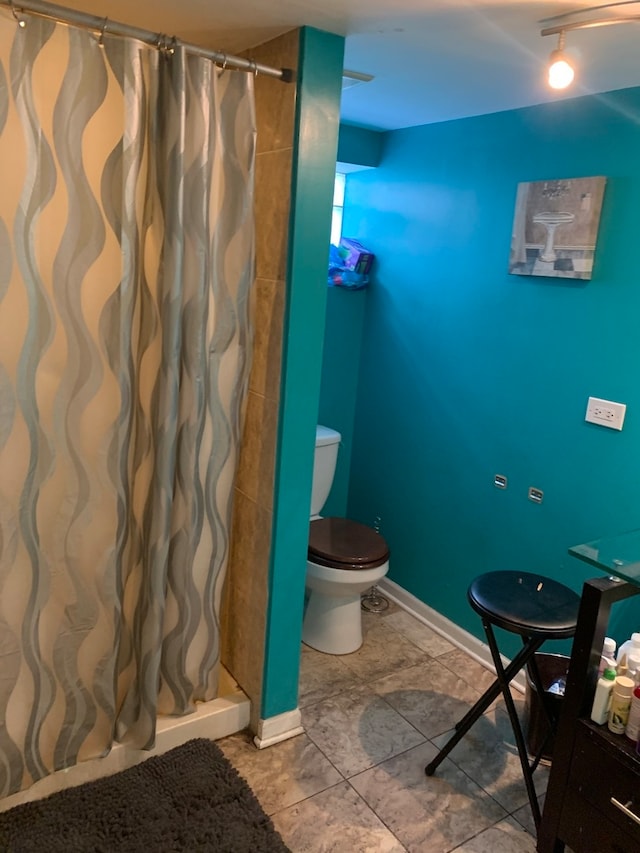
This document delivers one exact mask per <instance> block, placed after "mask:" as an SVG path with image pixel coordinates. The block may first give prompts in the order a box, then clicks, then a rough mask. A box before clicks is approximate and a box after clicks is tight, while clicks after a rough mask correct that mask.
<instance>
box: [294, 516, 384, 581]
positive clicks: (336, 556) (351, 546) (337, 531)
mask: <svg viewBox="0 0 640 853" xmlns="http://www.w3.org/2000/svg"><path fill="white" fill-rule="evenodd" d="M307 558H308V560H309V561H310V562H311V563H316V564H317V565H319V566H328V567H330V568H332V569H346V570H348V571H354V570H358V569H363V570H364V569H375V568H376V566H381V565H382V564H383V563H386V562H387V560H388V559H389V546H388V545H387V543H386V542H385V541H384V539H383V537H382V536H380V534H379V533H376V532H375V530H373V529H372V528H371V527H367V526H366V525H365V524H360V523H359V522H357V521H351V520H350V519H348V518H318V519H316V520H315V521H312V522H311V524H310V525H309V549H308V552H307Z"/></svg>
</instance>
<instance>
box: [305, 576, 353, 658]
mask: <svg viewBox="0 0 640 853" xmlns="http://www.w3.org/2000/svg"><path fill="white" fill-rule="evenodd" d="M302 642H303V643H304V644H305V645H307V646H311V648H312V649H317V651H319V652H325V654H328V655H348V654H351V652H355V651H357V650H358V649H359V648H360V646H361V645H362V615H361V610H360V593H358V594H354V595H349V596H341V597H336V596H335V595H325V594H324V593H322V592H321V591H320V590H317V589H312V590H310V595H309V601H308V602H307V610H306V613H305V616H304V622H303V624H302Z"/></svg>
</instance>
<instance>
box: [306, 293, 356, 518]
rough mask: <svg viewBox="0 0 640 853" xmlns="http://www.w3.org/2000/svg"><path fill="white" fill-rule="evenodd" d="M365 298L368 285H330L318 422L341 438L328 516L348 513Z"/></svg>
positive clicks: (329, 498)
mask: <svg viewBox="0 0 640 853" xmlns="http://www.w3.org/2000/svg"><path fill="white" fill-rule="evenodd" d="M366 299H367V291H366V289H363V290H347V289H346V288H340V287H329V288H328V289H327V315H326V324H327V325H326V328H327V335H326V337H325V342H324V353H323V362H322V383H321V390H320V408H319V412H318V423H321V424H323V425H324V426H329V427H331V428H332V429H336V430H338V432H339V433H340V435H341V436H342V440H341V442H340V449H339V451H338V462H337V464H336V473H335V477H334V479H333V485H332V486H331V492H330V494H329V497H328V499H327V502H326V504H325V506H324V508H323V510H322V515H325V516H332V515H336V516H340V517H345V516H346V515H347V501H348V497H349V471H350V468H351V453H352V449H353V425H354V421H355V408H356V396H357V392H358V372H359V368H360V353H361V351H362V334H363V323H364V312H365V308H366ZM335 377H339V381H335Z"/></svg>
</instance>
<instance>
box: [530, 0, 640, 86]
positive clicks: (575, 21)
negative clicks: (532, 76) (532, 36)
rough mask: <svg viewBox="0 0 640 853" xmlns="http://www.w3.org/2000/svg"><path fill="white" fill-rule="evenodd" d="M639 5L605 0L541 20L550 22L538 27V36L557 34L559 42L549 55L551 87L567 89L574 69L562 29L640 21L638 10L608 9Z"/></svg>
mask: <svg viewBox="0 0 640 853" xmlns="http://www.w3.org/2000/svg"><path fill="white" fill-rule="evenodd" d="M634 5H635V6H638V5H640V0H621V2H617V3H605V4H604V5H602V6H592V7H591V8H590V9H580V10H577V11H576V10H574V11H573V12H565V13H564V14H562V15H555V16H554V17H553V18H545V19H544V20H543V21H540V23H541V24H551V26H546V27H544V28H543V29H542V30H541V31H540V35H541V36H555V35H557V36H558V46H557V48H556V49H555V50H554V51H553V52H552V53H551V56H550V58H549V66H548V74H549V78H548V80H549V86H550V87H551V88H552V89H566V88H567V86H570V85H571V83H572V82H573V79H574V76H575V69H574V67H573V65H572V64H571V62H570V61H569V59H568V58H567V55H566V54H565V52H564V45H565V33H566V32H567V31H568V30H584V29H587V28H588V27H606V26H610V25H611V24H628V23H629V22H630V21H637V22H640V12H639V13H638V14H634V15H618V14H614V13H612V12H610V11H609V10H612V9H617V8H620V7H621V6H634ZM602 10H607V12H606V13H605V14H604V15H603V16H602V17H589V15H593V13H594V12H600V11H602Z"/></svg>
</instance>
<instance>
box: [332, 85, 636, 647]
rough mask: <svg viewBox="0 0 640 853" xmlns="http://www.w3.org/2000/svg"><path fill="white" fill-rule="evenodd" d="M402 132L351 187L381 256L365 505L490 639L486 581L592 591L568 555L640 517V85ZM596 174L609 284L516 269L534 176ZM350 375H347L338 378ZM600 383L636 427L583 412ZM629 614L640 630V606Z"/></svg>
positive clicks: (359, 456) (413, 573)
mask: <svg viewBox="0 0 640 853" xmlns="http://www.w3.org/2000/svg"><path fill="white" fill-rule="evenodd" d="M384 142H385V144H384V149H383V156H382V160H381V163H380V166H379V167H378V168H377V169H375V170H371V171H366V172H359V173H356V174H353V175H351V176H350V178H349V182H348V187H347V199H346V213H345V232H346V233H350V234H357V235H358V236H359V238H360V239H361V240H362V241H363V242H364V243H365V244H366V245H367V246H369V247H371V249H372V250H373V251H374V252H375V254H376V257H377V262H376V270H375V274H374V276H373V282H372V284H371V286H370V288H369V290H368V292H367V300H366V314H365V319H364V325H363V329H364V331H363V349H362V355H361V359H360V373H359V390H358V398H357V405H356V411H355V419H354V437H353V448H352V459H351V471H350V492H349V500H348V510H349V515H350V516H351V517H353V518H355V519H358V520H360V521H363V522H365V523H371V519H372V518H374V517H375V516H377V515H379V516H381V518H382V533H383V534H384V535H385V537H386V538H387V539H388V541H389V544H390V547H391V554H392V557H391V570H390V578H391V579H392V580H394V581H396V582H397V583H398V584H400V586H402V587H403V588H405V589H406V590H408V591H409V592H411V593H412V594H413V595H415V596H417V597H418V598H419V599H420V600H421V601H423V602H426V603H427V604H428V605H430V606H431V607H433V608H435V609H436V610H437V611H439V612H440V613H442V614H444V615H445V616H447V617H448V618H449V619H451V620H453V621H454V622H456V623H457V624H459V625H461V626H462V627H463V628H465V629H467V630H468V631H470V632H472V633H474V634H476V635H477V636H480V630H479V628H480V626H479V623H478V620H477V618H476V617H475V615H474V614H473V612H472V611H471V609H470V608H469V607H468V605H467V602H466V589H467V586H468V584H469V582H470V581H471V579H472V578H473V577H474V576H475V575H477V574H479V573H481V572H485V571H489V570H493V569H511V568H519V569H521V570H531V571H541V572H543V573H545V574H547V575H549V576H551V577H555V578H557V579H558V580H561V581H563V582H565V583H567V584H568V585H570V586H571V587H573V588H574V589H576V590H579V589H580V588H581V585H582V582H583V580H584V579H585V578H586V577H588V576H591V575H593V574H597V572H594V570H590V569H589V567H587V566H585V565H583V564H582V563H579V562H578V561H577V560H575V559H574V558H571V557H569V556H568V555H567V548H568V547H569V546H570V545H572V544H576V543H579V542H583V541H586V540H591V539H594V538H597V537H600V536H603V535H608V534H614V533H617V532H620V531H623V530H626V529H632V528H637V527H640V333H639V331H638V330H639V329H640V284H639V281H638V260H637V254H636V253H637V251H638V248H637V247H638V245H639V235H640V89H630V90H623V91H620V92H615V93H609V94H606V95H600V96H595V97H583V98H577V99H574V100H564V101H560V102H557V103H553V104H547V105H542V106H536V107H531V108H526V109H521V110H516V111H510V112H504V113H498V114H494V115H488V116H481V117H475V118H469V119H464V120H459V121H452V122H447V123H442V124H438V125H429V126H424V127H419V128H413V129H406V130H402V131H396V132H389V133H387V134H385V139H384ZM590 175H593V176H595V175H605V176H607V178H608V184H607V189H606V192H605V199H604V207H603V213H602V220H601V227H600V234H599V243H598V249H597V253H596V264H595V269H594V276H593V279H592V280H591V281H590V282H577V281H569V280H559V279H552V278H542V277H520V276H512V275H509V274H508V273H507V264H508V257H509V246H510V236H511V226H512V221H513V214H514V201H515V195H516V187H517V184H518V182H520V181H533V180H542V179H552V178H570V177H579V176H590ZM331 334H332V330H331V328H329V329H328V335H331ZM345 383H347V384H349V385H350V384H351V383H352V377H349V376H346V375H345V374H344V372H343V371H341V370H340V369H335V370H334V373H333V378H331V377H329V376H328V375H325V379H324V386H323V387H324V388H325V393H326V394H328V395H330V394H331V393H333V394H341V393H343V386H344V384H345ZM327 389H329V390H327ZM330 389H332V390H330ZM589 395H592V396H598V397H603V398H606V399H610V400H615V401H620V402H625V403H627V407H628V408H627V417H626V421H625V426H624V430H623V431H622V432H616V431H612V430H608V429H604V428H601V427H598V426H593V425H590V424H586V423H585V422H584V414H585V409H586V403H587V398H588V396H589ZM324 405H325V406H327V407H328V406H329V402H328V400H325V403H324ZM494 474H504V475H506V476H507V477H508V481H509V483H508V489H507V490H506V491H500V490H498V489H496V488H495V487H494V485H493V478H494ZM529 486H535V487H537V488H539V489H542V490H543V491H544V502H543V504H542V505H536V504H534V503H532V502H531V501H529V500H528V499H527V490H528V488H529ZM616 613H617V611H616ZM616 619H618V620H619V625H618V627H619V631H620V634H621V635H624V634H625V633H626V631H627V629H628V627H629V626H635V627H640V609H639V606H638V605H637V604H635V606H634V609H633V610H632V611H631V612H627V613H624V614H619V615H616V617H615V618H614V622H615V620H616ZM625 620H626V621H625ZM620 625H622V626H623V627H620ZM625 625H626V626H627V627H624V626H625ZM619 639H620V640H623V639H626V637H625V636H619Z"/></svg>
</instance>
